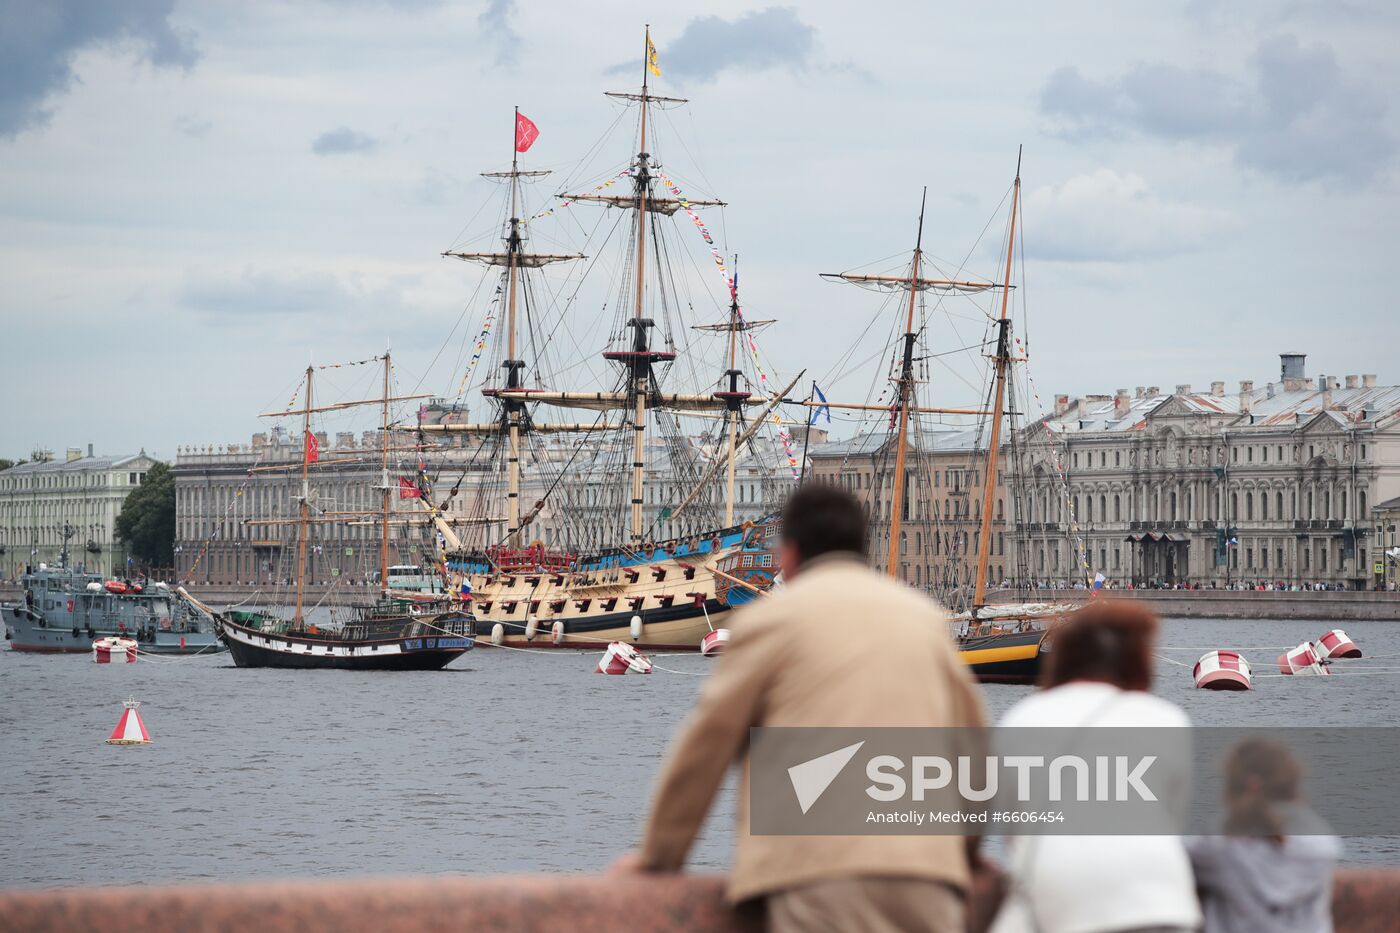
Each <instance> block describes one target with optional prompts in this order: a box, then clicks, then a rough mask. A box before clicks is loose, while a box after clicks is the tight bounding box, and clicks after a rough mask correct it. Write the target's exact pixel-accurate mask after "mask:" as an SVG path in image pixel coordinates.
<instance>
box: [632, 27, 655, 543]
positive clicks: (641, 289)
mask: <svg viewBox="0 0 1400 933" xmlns="http://www.w3.org/2000/svg"><path fill="white" fill-rule="evenodd" d="M650 65H651V25H650V24H648V25H647V27H646V40H645V42H644V43H643V44H642V96H641V105H642V116H641V136H640V142H639V144H638V147H637V150H638V151H637V179H636V186H637V268H636V270H635V271H634V273H633V275H635V276H636V280H637V295H636V303H635V305H634V306H633V311H632V322H631V326H632V328H633V334H632V347H633V353H634V354H636V355H635V356H634V357H633V360H632V394H633V400H632V404H633V408H632V435H633V436H632V521H631V530H632V545H633V546H634V547H635V546H637V545H639V544H641V543H642V495H643V491H644V490H643V486H644V484H645V482H646V467H645V461H646V430H647V389H648V388H649V385H648V383H649V382H650V381H651V365H650V361H649V360H647V359H646V357H644V356H643V355H642V354H645V353H646V352H647V345H648V341H647V329H648V328H649V327H650V326H651V324H652V322H651V321H650V320H647V319H646V318H645V317H643V313H644V311H645V308H644V306H643V302H644V301H645V298H646V258H647V236H646V234H647V193H648V189H649V188H650V187H651V176H650V173H649V172H648V170H647V158H648V157H647V109H648V107H647V101H648V99H649V95H648V94H647V73H648V72H649V71H650Z"/></svg>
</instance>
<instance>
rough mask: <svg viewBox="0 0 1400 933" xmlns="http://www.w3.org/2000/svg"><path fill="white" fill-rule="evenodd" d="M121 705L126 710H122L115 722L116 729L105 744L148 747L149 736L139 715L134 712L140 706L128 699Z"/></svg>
mask: <svg viewBox="0 0 1400 933" xmlns="http://www.w3.org/2000/svg"><path fill="white" fill-rule="evenodd" d="M122 705H123V706H124V707H126V708H125V709H123V710H122V718H121V719H119V720H117V727H116V728H115V729H113V730H112V734H111V735H110V736H108V737H107V744H108V745H149V744H150V741H151V734H150V733H149V732H147V731H146V724H145V723H144V722H142V721H141V714H140V713H139V712H137V710H136V708H137V707H138V706H140V705H141V704H140V703H139V702H137V701H136V700H131V699H128V700H127V701H126V702H125V703H123V704H122Z"/></svg>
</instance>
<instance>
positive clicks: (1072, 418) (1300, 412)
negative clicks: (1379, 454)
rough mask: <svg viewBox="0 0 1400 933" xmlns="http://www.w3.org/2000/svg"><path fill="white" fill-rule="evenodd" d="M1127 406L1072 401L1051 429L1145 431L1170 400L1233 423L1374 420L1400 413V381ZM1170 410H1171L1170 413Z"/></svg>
mask: <svg viewBox="0 0 1400 933" xmlns="http://www.w3.org/2000/svg"><path fill="white" fill-rule="evenodd" d="M1128 401H1129V404H1128V410H1127V412H1126V413H1125V414H1124V415H1122V416H1119V415H1118V414H1117V413H1116V408H1115V401H1114V399H1113V398H1111V397H1107V396H1095V397H1093V400H1091V401H1090V400H1084V401H1081V402H1080V403H1079V404H1077V405H1072V406H1071V407H1070V410H1069V411H1067V412H1065V413H1064V414H1061V415H1057V416H1055V417H1052V418H1049V419H1047V420H1046V422H1045V424H1046V426H1047V428H1048V429H1050V430H1053V431H1060V432H1075V433H1079V432H1117V431H1140V430H1143V429H1144V428H1146V426H1147V419H1148V416H1150V415H1152V414H1154V413H1156V412H1157V411H1158V410H1159V409H1160V408H1162V406H1164V405H1165V404H1166V403H1168V402H1172V403H1173V404H1175V405H1179V406H1181V407H1182V408H1184V409H1185V411H1186V412H1187V413H1188V414H1199V415H1206V416H1209V415H1215V416H1222V417H1224V418H1225V419H1227V421H1228V426H1229V427H1230V428H1232V429H1236V430H1238V429H1248V428H1278V427H1292V426H1295V425H1298V424H1302V423H1304V422H1306V421H1310V420H1312V419H1313V418H1314V417H1317V416H1318V415H1324V416H1325V417H1327V418H1330V419H1331V420H1332V421H1334V422H1335V423H1336V424H1337V425H1338V426H1340V427H1344V428H1351V427H1358V426H1363V425H1372V424H1375V423H1376V422H1379V421H1383V420H1386V419H1388V418H1391V417H1393V416H1395V415H1397V414H1400V386H1372V387H1369V388H1356V389H1343V388H1335V389H1319V388H1317V387H1316V386H1315V385H1314V386H1310V387H1309V388H1307V389H1293V390H1287V389H1284V387H1283V385H1282V384H1281V383H1268V384H1266V385H1264V386H1262V387H1261V388H1257V389H1251V390H1249V391H1246V392H1232V393H1225V394H1222V395H1215V394H1212V393H1208V392H1190V393H1183V394H1179V395H1178V394H1173V393H1157V394H1145V395H1141V396H1134V397H1133V398H1131V399H1129V400H1128ZM1164 414H1165V413H1164Z"/></svg>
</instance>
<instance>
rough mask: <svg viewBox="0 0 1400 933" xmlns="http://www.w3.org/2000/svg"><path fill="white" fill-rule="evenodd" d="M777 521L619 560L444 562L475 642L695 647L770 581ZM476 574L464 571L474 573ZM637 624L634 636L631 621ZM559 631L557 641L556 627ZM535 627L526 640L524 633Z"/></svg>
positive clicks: (654, 548) (666, 545) (614, 557)
mask: <svg viewBox="0 0 1400 933" xmlns="http://www.w3.org/2000/svg"><path fill="white" fill-rule="evenodd" d="M778 531H779V526H778V525H777V523H776V522H771V521H770V522H764V523H761V524H759V525H751V524H750V525H744V526H741V527H737V528H730V529H724V530H722V531H717V532H712V533H707V534H704V535H697V536H694V537H693V538H691V539H689V540H687V541H671V542H666V543H664V544H662V545H659V546H656V545H653V546H651V547H650V548H648V549H646V550H644V551H642V552H636V553H629V555H628V556H626V557H623V556H621V555H620V554H618V553H613V554H611V555H610V556H608V557H602V558H592V559H583V560H580V561H577V563H576V564H575V565H574V569H570V570H559V569H555V570H547V569H533V570H531V569H515V570H497V571H496V572H494V573H485V572H481V571H480V570H479V569H478V567H479V564H480V561H477V562H475V563H476V564H477V566H472V565H471V564H472V562H470V561H453V560H449V564H448V566H449V570H450V571H451V573H452V579H451V581H450V582H451V586H450V588H451V589H452V590H457V589H458V588H459V587H462V586H464V585H465V588H466V591H467V592H470V593H471V595H472V612H473V613H474V614H475V616H476V620H477V627H476V630H477V634H478V636H479V638H478V641H479V642H480V643H481V644H483V645H484V644H490V643H492V642H493V641H494V639H493V638H492V631H493V630H494V629H495V627H496V626H497V625H499V626H500V629H501V641H500V643H501V644H503V645H505V646H507V647H512V648H523V647H540V648H543V647H561V648H576V649H577V648H597V649H599V650H601V649H602V648H604V647H606V646H607V644H608V643H609V642H614V641H624V642H627V643H629V644H633V645H637V646H639V647H646V648H650V649H653V650H667V651H699V650H700V643H701V641H702V640H703V639H704V637H705V636H706V635H708V634H709V633H710V632H711V631H713V630H714V629H716V628H720V627H722V626H723V625H724V624H725V620H726V619H727V617H728V614H729V612H730V611H732V610H733V609H734V608H735V607H736V606H738V605H741V604H742V603H745V602H748V601H750V600H751V599H753V598H754V596H755V591H756V590H766V589H767V588H769V587H770V586H771V585H772V582H773V580H772V577H773V571H774V569H775V567H774V563H775V560H774V555H773V553H772V551H771V550H770V549H769V547H768V544H769V541H770V539H771V538H773V537H774V536H776V534H777V533H778ZM474 570H475V571H476V572H473V571H474ZM634 620H636V622H638V623H639V624H640V627H641V631H640V632H639V633H638V636H637V637H635V638H634V637H633V633H632V628H633V622H634ZM556 625H557V626H559V627H560V628H561V629H562V635H560V636H559V637H558V638H556V636H555V633H554V630H555V626H556ZM532 629H533V630H534V635H533V637H530V635H529V633H530V631H531V630H532Z"/></svg>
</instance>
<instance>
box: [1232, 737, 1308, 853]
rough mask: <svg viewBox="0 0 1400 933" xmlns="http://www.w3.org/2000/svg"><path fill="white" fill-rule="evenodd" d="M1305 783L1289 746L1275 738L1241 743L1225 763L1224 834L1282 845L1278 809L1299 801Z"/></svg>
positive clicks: (1280, 817)
mask: <svg viewBox="0 0 1400 933" xmlns="http://www.w3.org/2000/svg"><path fill="white" fill-rule="evenodd" d="M1302 784H1303V768H1302V766H1301V765H1299V764H1298V760H1297V759H1296V758H1294V757H1293V753H1292V752H1291V751H1289V749H1288V746H1286V745H1284V744H1283V743H1282V742H1276V741H1274V740H1273V739H1245V740H1244V741H1243V742H1240V743H1239V744H1238V745H1236V746H1235V747H1234V748H1232V749H1230V756H1229V758H1227V759H1226V762H1225V811H1226V813H1225V832H1226V833H1228V834H1229V835H1231V836H1267V837H1269V838H1271V839H1273V840H1274V841H1275V842H1282V841H1283V836H1284V831H1283V830H1284V825H1283V817H1282V816H1281V815H1280V814H1279V812H1278V809H1277V806H1278V804H1281V803H1292V802H1294V801H1296V800H1298V799H1299V797H1300V795H1301V792H1302Z"/></svg>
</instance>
